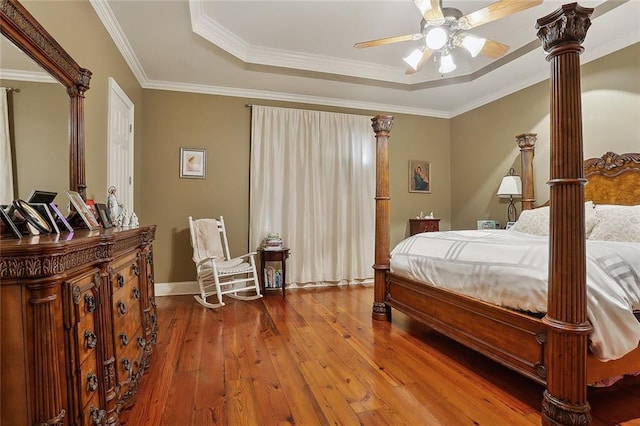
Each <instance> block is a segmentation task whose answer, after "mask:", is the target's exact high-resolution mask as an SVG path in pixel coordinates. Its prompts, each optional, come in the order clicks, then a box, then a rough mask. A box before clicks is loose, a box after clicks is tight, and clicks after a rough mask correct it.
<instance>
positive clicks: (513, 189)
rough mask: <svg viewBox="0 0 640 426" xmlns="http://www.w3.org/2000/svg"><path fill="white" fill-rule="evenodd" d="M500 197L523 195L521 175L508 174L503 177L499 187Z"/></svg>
mask: <svg viewBox="0 0 640 426" xmlns="http://www.w3.org/2000/svg"><path fill="white" fill-rule="evenodd" d="M497 195H498V197H500V198H509V197H514V198H519V197H521V196H522V181H521V180H520V176H515V175H507V176H505V177H503V178H502V182H500V188H498V194H497Z"/></svg>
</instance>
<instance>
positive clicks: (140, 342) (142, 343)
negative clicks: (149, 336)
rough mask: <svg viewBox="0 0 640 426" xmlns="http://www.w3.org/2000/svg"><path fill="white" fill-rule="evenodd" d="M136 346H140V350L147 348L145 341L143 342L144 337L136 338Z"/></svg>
mask: <svg viewBox="0 0 640 426" xmlns="http://www.w3.org/2000/svg"><path fill="white" fill-rule="evenodd" d="M138 346H140V347H141V348H144V347H145V346H147V341H146V340H145V338H144V337H142V336H138Z"/></svg>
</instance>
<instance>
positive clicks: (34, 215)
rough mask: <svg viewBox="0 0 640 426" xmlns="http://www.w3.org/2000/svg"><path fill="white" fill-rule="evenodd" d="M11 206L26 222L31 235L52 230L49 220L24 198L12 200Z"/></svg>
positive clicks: (47, 232)
mask: <svg viewBox="0 0 640 426" xmlns="http://www.w3.org/2000/svg"><path fill="white" fill-rule="evenodd" d="M13 207H14V208H15V209H16V214H17V215H19V216H20V217H21V218H22V219H24V220H25V222H26V223H27V228H29V232H30V233H31V234H32V235H38V234H39V233H43V234H50V233H51V232H53V229H52V228H51V225H50V224H49V222H48V221H47V220H46V219H45V218H44V217H43V216H42V214H40V212H38V210H36V209H35V208H34V207H32V206H31V205H30V204H29V203H27V202H26V201H24V200H21V199H18V200H14V201H13Z"/></svg>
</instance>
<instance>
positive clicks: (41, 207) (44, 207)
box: [29, 203, 60, 234]
mask: <svg viewBox="0 0 640 426" xmlns="http://www.w3.org/2000/svg"><path fill="white" fill-rule="evenodd" d="M29 205H30V206H31V207H33V208H34V209H36V210H38V213H40V214H41V215H42V217H44V218H45V220H46V221H47V222H48V223H49V225H50V226H51V232H52V233H54V234H59V233H60V229H59V228H58V224H57V223H56V219H55V217H54V216H53V214H52V213H51V210H50V209H49V205H48V204H45V203H29Z"/></svg>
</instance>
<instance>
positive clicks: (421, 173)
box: [409, 160, 431, 194]
mask: <svg viewBox="0 0 640 426" xmlns="http://www.w3.org/2000/svg"><path fill="white" fill-rule="evenodd" d="M409 192H421V193H423V194H430V193H431V163H430V162H429V161H421V160H409Z"/></svg>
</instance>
